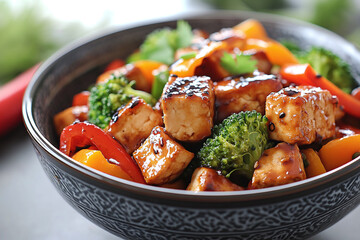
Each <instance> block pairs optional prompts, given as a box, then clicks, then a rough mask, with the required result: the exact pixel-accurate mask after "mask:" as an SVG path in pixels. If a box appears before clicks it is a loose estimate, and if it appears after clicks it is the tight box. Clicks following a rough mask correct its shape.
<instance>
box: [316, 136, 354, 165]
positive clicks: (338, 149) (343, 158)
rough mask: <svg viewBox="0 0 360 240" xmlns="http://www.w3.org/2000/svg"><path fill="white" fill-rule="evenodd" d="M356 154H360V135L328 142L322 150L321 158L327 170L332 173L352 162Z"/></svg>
mask: <svg viewBox="0 0 360 240" xmlns="http://www.w3.org/2000/svg"><path fill="white" fill-rule="evenodd" d="M356 152H360V134H356V135H352V136H347V137H343V138H339V139H335V140H332V141H330V142H328V143H327V144H325V145H324V146H323V147H322V148H321V149H320V151H319V156H320V159H321V162H322V163H323V164H324V167H325V169H326V170H327V171H330V170H332V169H335V168H337V167H340V166H341V165H344V164H345V163H347V162H350V161H351V160H352V156H353V154H354V153H356Z"/></svg>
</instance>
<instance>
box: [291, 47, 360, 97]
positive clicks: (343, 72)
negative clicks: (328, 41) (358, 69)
mask: <svg viewBox="0 0 360 240" xmlns="http://www.w3.org/2000/svg"><path fill="white" fill-rule="evenodd" d="M298 59H299V61H300V62H301V63H309V64H310V65H311V66H312V67H313V68H314V69H315V71H316V72H317V73H319V74H321V75H322V76H324V77H325V78H327V79H329V80H330V81H331V82H333V83H334V84H335V85H336V86H338V87H339V88H341V89H342V90H343V91H344V92H346V93H350V92H351V90H352V89H353V88H354V87H355V86H356V84H355V80H354V78H353V77H352V76H351V73H350V67H349V65H348V64H347V63H346V62H344V61H343V60H342V59H341V58H339V57H338V56H336V55H335V54H334V53H332V52H331V51H329V50H327V49H324V48H321V47H312V48H311V49H310V50H309V51H307V52H305V53H300V54H299V55H298Z"/></svg>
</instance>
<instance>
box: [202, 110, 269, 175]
mask: <svg viewBox="0 0 360 240" xmlns="http://www.w3.org/2000/svg"><path fill="white" fill-rule="evenodd" d="M267 122H268V119H267V118H266V117H265V116H262V115H261V114H260V113H258V112H256V111H247V112H240V113H234V114H232V115H231V116H229V117H228V118H226V119H225V120H224V121H223V122H222V123H220V124H219V125H216V126H214V128H213V133H212V136H211V137H210V138H208V139H207V140H206V142H205V143H204V145H203V147H202V148H201V149H200V151H199V152H198V158H199V159H200V162H201V165H202V166H204V167H210V168H213V169H217V170H220V171H221V173H222V175H224V176H225V177H227V178H229V177H230V175H231V174H232V173H234V172H237V174H240V175H242V176H244V177H246V178H247V179H248V180H249V179H250V178H251V177H252V175H253V172H254V164H255V162H256V161H257V160H258V159H259V158H260V156H261V154H262V153H263V151H264V150H265V148H266V146H267V144H268V130H267Z"/></svg>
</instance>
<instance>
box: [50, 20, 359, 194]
mask: <svg viewBox="0 0 360 240" xmlns="http://www.w3.org/2000/svg"><path fill="white" fill-rule="evenodd" d="M285 46H291V48H290V47H289V49H288V48H287V47H285ZM355 86H356V82H355V80H354V79H353V77H352V76H351V74H350V70H349V66H348V65H347V64H346V63H345V62H343V61H342V60H341V59H340V58H339V57H337V56H336V55H335V54H334V53H332V52H330V51H329V50H326V49H323V48H321V47H313V48H311V49H310V50H307V51H303V50H300V49H299V48H296V47H294V45H289V44H287V45H282V44H280V43H279V42H277V41H275V40H274V39H271V38H269V37H268V35H267V33H266V31H265V29H264V28H263V26H262V25H261V24H260V23H259V22H258V21H256V20H253V19H249V20H247V21H244V22H242V23H240V24H238V25H236V26H234V27H232V28H224V29H221V30H219V31H218V32H215V33H212V34H208V33H207V32H205V31H203V30H200V29H194V30H192V29H191V27H190V26H189V24H188V23H186V22H184V21H179V22H178V25H177V28H176V29H173V30H172V29H168V28H165V29H159V30H156V31H154V32H152V33H151V34H150V35H148V36H147V38H146V39H145V41H144V43H143V44H142V45H141V46H140V47H139V49H137V50H136V51H134V53H133V54H132V55H130V56H129V57H128V59H127V60H126V62H125V61H124V60H120V59H116V60H114V61H113V62H111V63H110V64H109V65H108V67H107V68H106V70H105V71H104V73H102V74H101V75H100V76H98V78H97V80H96V84H95V85H93V86H92V87H91V88H90V89H89V91H83V92H81V93H79V94H77V95H75V96H74V98H73V104H72V106H71V107H69V108H68V109H65V110H64V111H62V112H60V113H58V114H56V115H55V116H54V125H55V128H56V131H57V133H58V134H59V135H60V151H62V152H63V153H64V154H66V155H68V156H70V157H72V158H73V159H74V160H76V161H79V162H81V163H83V164H85V165H87V166H89V167H91V168H94V169H96V170H98V171H101V172H104V173H107V174H110V175H112V176H115V177H119V178H123V179H126V180H130V181H135V182H138V183H143V184H150V185H156V186H161V187H167V188H177V189H187V190H191V191H196V192H197V191H239V190H246V189H259V188H266V187H272V186H277V185H283V184H287V183H292V182H295V181H300V180H303V179H306V178H311V177H314V176H317V175H320V174H322V173H325V172H326V171H330V170H332V169H335V168H337V167H339V166H341V165H343V164H345V163H347V162H349V161H351V160H353V159H355V158H358V156H359V155H360V130H359V122H360V121H359V118H360V97H359V96H360V94H359V92H360V91H359V90H358V89H354V90H353V91H352V93H351V90H352V89H353V88H354V87H355Z"/></svg>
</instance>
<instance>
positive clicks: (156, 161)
mask: <svg viewBox="0 0 360 240" xmlns="http://www.w3.org/2000/svg"><path fill="white" fill-rule="evenodd" d="M133 157H134V159H135V161H136V162H137V164H138V166H139V167H140V169H141V172H142V174H143V176H144V178H145V181H146V183H148V184H154V185H160V184H165V183H168V182H171V181H173V180H174V179H176V178H177V177H178V176H179V175H180V174H181V173H182V172H183V170H184V169H185V168H186V167H187V165H188V164H189V163H190V161H191V159H192V158H193V157H194V154H193V153H192V152H189V151H187V150H186V149H185V148H184V147H183V146H181V145H180V144H179V143H177V142H176V141H175V140H173V139H172V138H171V137H169V136H168V135H167V134H166V133H165V131H164V128H162V127H155V128H154V129H153V130H152V132H151V134H150V136H149V137H148V138H147V139H146V140H145V142H144V143H143V144H142V145H141V146H140V147H139V148H138V149H137V150H136V151H135V152H134V154H133Z"/></svg>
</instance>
